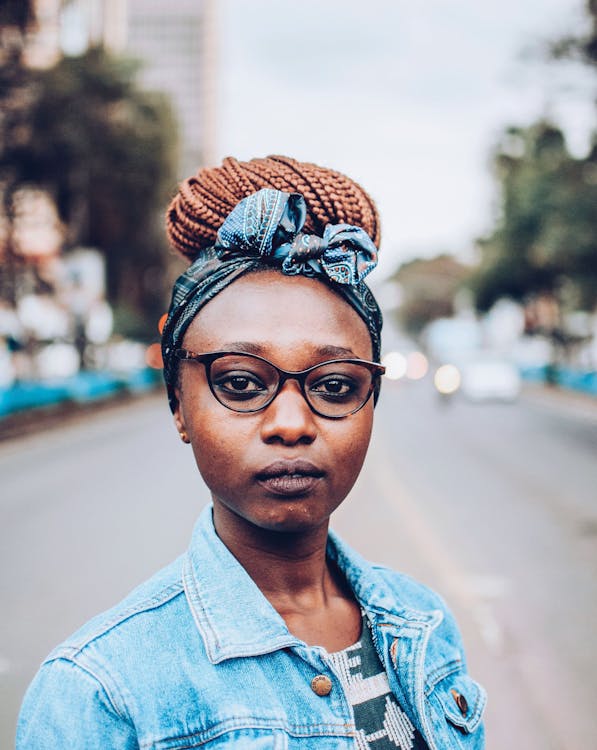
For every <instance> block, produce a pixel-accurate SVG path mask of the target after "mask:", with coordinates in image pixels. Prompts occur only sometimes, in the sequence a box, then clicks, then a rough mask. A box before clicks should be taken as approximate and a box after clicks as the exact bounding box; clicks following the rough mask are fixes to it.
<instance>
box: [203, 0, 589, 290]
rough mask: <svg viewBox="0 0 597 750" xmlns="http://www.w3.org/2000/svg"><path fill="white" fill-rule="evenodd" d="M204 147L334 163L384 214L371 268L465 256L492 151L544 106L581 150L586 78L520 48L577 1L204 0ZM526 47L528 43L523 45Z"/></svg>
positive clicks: (567, 17)
mask: <svg viewBox="0 0 597 750" xmlns="http://www.w3.org/2000/svg"><path fill="white" fill-rule="evenodd" d="M215 4H216V6H217V14H218V28H219V31H220V41H219V54H218V59H219V73H218V77H219V85H218V91H219V99H218V120H219V122H218V142H217V152H218V153H217V156H218V157H223V156H226V155H229V154H230V155H234V156H237V157H239V158H250V157H253V156H265V155H267V154H271V153H281V154H288V155H290V156H294V157H296V158H299V159H304V160H308V161H314V162H317V163H320V164H324V165H328V166H331V167H334V168H337V169H339V170H341V171H343V172H346V173H347V174H349V175H350V176H352V177H355V178H356V179H358V180H359V181H360V182H362V184H363V185H364V186H365V187H366V188H367V189H368V190H369V191H370V192H371V193H372V195H373V197H374V198H375V199H376V201H377V202H378V205H379V208H380V210H381V214H382V226H383V233H384V235H383V240H382V252H381V262H380V274H379V275H380V276H385V275H387V274H389V273H390V272H391V271H392V270H393V269H394V268H395V267H396V266H397V265H398V264H399V263H400V262H402V261H404V260H406V259H409V258H412V257H413V256H416V255H425V256H430V255H434V254H436V253H438V252H441V251H449V252H454V253H457V254H460V255H462V257H467V254H469V255H470V248H471V245H472V240H473V239H474V237H476V236H479V235H480V234H482V233H483V232H484V231H487V230H488V228H490V227H491V221H492V215H493V213H492V212H493V210H494V209H493V201H494V191H493V185H492V182H491V179H490V176H489V154H490V151H491V147H492V145H493V144H494V143H495V140H496V138H497V136H498V134H499V132H500V129H501V127H503V126H504V125H505V124H511V123H517V124H526V123H529V122H531V121H532V120H533V119H534V118H536V117H538V116H540V115H542V114H549V115H551V116H553V117H555V118H556V119H557V120H559V121H560V122H561V123H562V124H564V125H565V127H566V130H567V133H568V134H569V138H570V143H571V146H573V148H574V149H575V151H576V153H578V154H580V153H582V150H583V148H584V147H585V145H586V142H587V132H588V124H589V122H590V121H591V103H590V102H591V97H590V95H589V94H588V90H589V89H588V78H587V76H586V74H583V73H582V72H581V71H579V70H578V69H574V70H571V69H570V68H569V67H568V66H565V69H561V68H559V67H556V66H547V65H542V64H539V63H538V62H537V61H536V60H535V61H533V60H531V61H529V60H528V59H523V58H524V52H525V50H529V49H533V48H538V47H539V46H540V42H541V40H544V39H549V38H553V37H555V36H558V35H559V34H560V33H564V32H566V31H572V30H574V29H577V28H578V27H579V26H580V24H581V23H582V18H583V14H582V8H583V0H536V2H531V3H529V2H521V0H482V1H481V2H479V0H453V1H452V2H447V0H421V1H420V2H412V1H411V0H360V1H358V0H300V2H297V1H294V2H292V1H291V0H250V1H249V2H247V0H217V2H216V3H215ZM527 57H528V55H527Z"/></svg>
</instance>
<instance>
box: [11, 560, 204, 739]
mask: <svg viewBox="0 0 597 750" xmlns="http://www.w3.org/2000/svg"><path fill="white" fill-rule="evenodd" d="M182 560H183V558H179V559H177V560H175V561H174V562H173V563H171V564H170V565H169V566H167V567H166V568H164V569H162V570H161V571H159V572H158V573H156V574H155V575H154V576H153V577H152V578H150V579H149V580H148V581H146V582H145V583H143V584H141V585H140V586H138V587H137V588H136V589H134V590H133V591H132V592H131V593H130V594H129V595H128V596H127V597H126V598H125V599H123V600H122V601H121V602H120V603H119V604H117V605H116V606H114V607H112V608H111V609H109V610H107V611H106V612H103V613H101V614H99V615H97V616H96V617H94V618H93V619H92V620H90V621H89V622H88V623H86V624H85V625H84V626H83V627H82V628H80V629H79V630H77V631H76V632H75V633H73V634H72V635H71V636H70V637H69V638H67V639H66V640H65V641H64V642H63V643H61V644H60V645H59V646H57V647H56V648H55V649H54V650H53V651H52V652H51V653H50V654H49V656H48V657H47V658H46V659H45V660H44V662H43V664H42V665H41V667H40V669H39V671H38V673H37V675H36V676H35V678H34V680H33V682H32V683H31V685H30V686H29V689H28V691H27V694H26V696H25V699H24V701H23V705H22V707H21V713H20V716H19V724H18V730H17V748H19V750H20V748H26V747H27V748H28V747H36V748H37V747H39V748H40V749H41V748H46V747H47V748H50V747H67V746H76V747H83V746H84V747H85V748H94V750H95V748H97V749H98V750H99V748H103V747H123V748H124V747H127V748H128V747H129V746H130V747H137V745H136V744H135V742H134V732H133V730H132V722H131V719H130V691H129V688H128V687H127V686H128V685H130V684H131V678H132V681H133V683H134V682H135V680H136V681H137V683H138V684H142V685H143V684H145V682H146V678H147V675H148V674H150V673H151V670H152V665H153V664H154V663H155V659H156V654H159V653H160V652H161V651H163V644H164V643H168V639H172V638H173V628H175V627H178V628H179V629H180V628H184V627H185V622H186V620H185V609H186V611H187V612H188V607H186V602H185V597H184V591H183V585H182ZM188 617H189V618H190V614H189V615H188ZM191 619H192V618H191ZM82 722H83V723H82ZM81 726H86V727H87V729H86V735H85V741H84V744H83V737H82V735H81Z"/></svg>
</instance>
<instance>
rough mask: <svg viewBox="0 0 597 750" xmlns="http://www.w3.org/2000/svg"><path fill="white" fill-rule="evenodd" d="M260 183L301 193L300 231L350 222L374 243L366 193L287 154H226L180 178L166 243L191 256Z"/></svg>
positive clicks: (373, 215) (373, 217) (374, 219)
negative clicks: (304, 214)
mask: <svg viewBox="0 0 597 750" xmlns="http://www.w3.org/2000/svg"><path fill="white" fill-rule="evenodd" d="M261 188H274V189H276V190H283V191H285V192H288V193H301V195H302V196H303V197H304V199H305V202H306V204H307V220H306V222H305V231H307V232H310V233H313V234H317V235H320V236H321V234H322V233H323V230H324V228H325V226H326V224H339V223H345V224H353V225H355V226H358V227H361V228H362V229H364V230H365V232H367V234H368V235H369V236H370V237H371V239H372V240H373V242H374V243H375V245H376V246H377V247H379V241H380V226H379V215H378V213H377V208H376V206H375V203H374V202H373V200H372V199H371V198H370V196H369V195H368V193H367V192H366V191H365V190H363V188H362V187H361V186H360V185H359V184H358V183H356V182H354V180H351V179H350V178H349V177H346V175H343V174H342V173H340V172H336V171H334V170H332V169H327V168H325V167H319V166H317V165H316V164H310V163H308V162H300V161H296V160H295V159H291V158H290V157H288V156H267V157H265V158H264V159H251V161H245V162H242V161H238V160H237V159H234V158H233V157H227V158H226V159H224V161H223V162H222V166H220V167H209V168H207V167H205V168H203V169H200V170H199V172H198V173H197V174H196V175H195V176H193V177H189V178H188V179H187V180H184V182H182V183H181V185H180V188H179V191H178V193H177V194H176V196H175V197H174V199H173V200H172V202H171V204H170V206H169V208H168V211H167V214H166V229H167V232H168V239H169V240H170V244H171V245H172V247H173V248H174V250H176V251H177V252H178V253H180V254H181V255H183V256H184V257H185V258H187V259H188V260H189V261H191V262H192V261H194V260H195V259H196V258H197V257H198V256H199V255H200V254H201V251H202V250H204V249H205V248H207V247H210V246H211V245H213V244H214V242H215V239H216V233H217V231H218V229H219V228H220V226H221V225H222V224H223V222H224V220H225V219H226V217H227V216H228V214H229V213H230V212H231V211H232V209H233V208H234V207H235V206H236V205H237V204H238V203H239V202H240V201H241V200H242V199H243V198H246V197H247V196H248V195H251V194H252V193H255V192H256V191H257V190H261Z"/></svg>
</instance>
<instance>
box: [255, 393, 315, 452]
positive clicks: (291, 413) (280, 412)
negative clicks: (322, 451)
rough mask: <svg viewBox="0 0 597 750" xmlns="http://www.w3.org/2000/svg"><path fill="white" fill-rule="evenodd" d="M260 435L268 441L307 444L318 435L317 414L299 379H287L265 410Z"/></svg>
mask: <svg viewBox="0 0 597 750" xmlns="http://www.w3.org/2000/svg"><path fill="white" fill-rule="evenodd" d="M261 436H262V439H263V441H264V442H266V443H275V442H279V443H281V444H282V445H297V444H300V443H302V444H304V445H308V444H309V443H312V442H313V441H314V440H315V438H316V437H317V424H316V420H315V414H314V413H313V412H312V411H311V409H310V408H309V405H308V404H307V402H306V401H305V397H304V396H303V394H302V391H301V388H300V386H299V384H298V383H297V382H296V380H287V381H286V382H285V383H284V385H283V386H282V388H281V389H280V392H279V393H278V395H277V396H276V398H275V399H274V400H273V401H272V402H271V404H269V406H267V407H266V408H265V409H264V411H263V422H262V425H261Z"/></svg>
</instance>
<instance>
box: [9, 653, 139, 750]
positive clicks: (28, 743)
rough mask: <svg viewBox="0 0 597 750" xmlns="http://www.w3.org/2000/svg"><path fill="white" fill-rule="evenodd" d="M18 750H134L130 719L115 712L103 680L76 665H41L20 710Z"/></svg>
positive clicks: (64, 662) (55, 662)
mask: <svg viewBox="0 0 597 750" xmlns="http://www.w3.org/2000/svg"><path fill="white" fill-rule="evenodd" d="M16 748H17V750H62V748H64V749H65V750H66V748H76V750H106V748H110V749H111V750H129V749H130V750H132V749H133V748H138V743H137V739H136V733H135V731H134V729H133V727H132V726H131V724H130V723H129V721H128V720H127V719H126V718H124V717H123V716H121V715H120V714H119V713H118V712H117V711H116V709H115V707H114V705H113V703H112V701H111V700H110V696H109V695H108V694H107V692H106V690H105V689H104V687H103V686H102V684H101V683H100V681H99V680H98V679H97V678H96V677H95V676H94V675H93V674H91V673H90V672H88V671H86V670H85V669H83V668H81V667H79V666H78V665H77V664H75V663H73V662H71V661H69V660H66V659H56V660H53V661H50V662H46V663H45V664H43V665H42V667H41V669H40V671H39V672H38V674H37V676H36V677H35V679H34V680H33V682H32V683H31V685H30V687H29V689H28V691H27V693H26V695H25V699H24V701H23V705H22V707H21V713H20V716H19V722H18V726H17V741H16Z"/></svg>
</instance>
